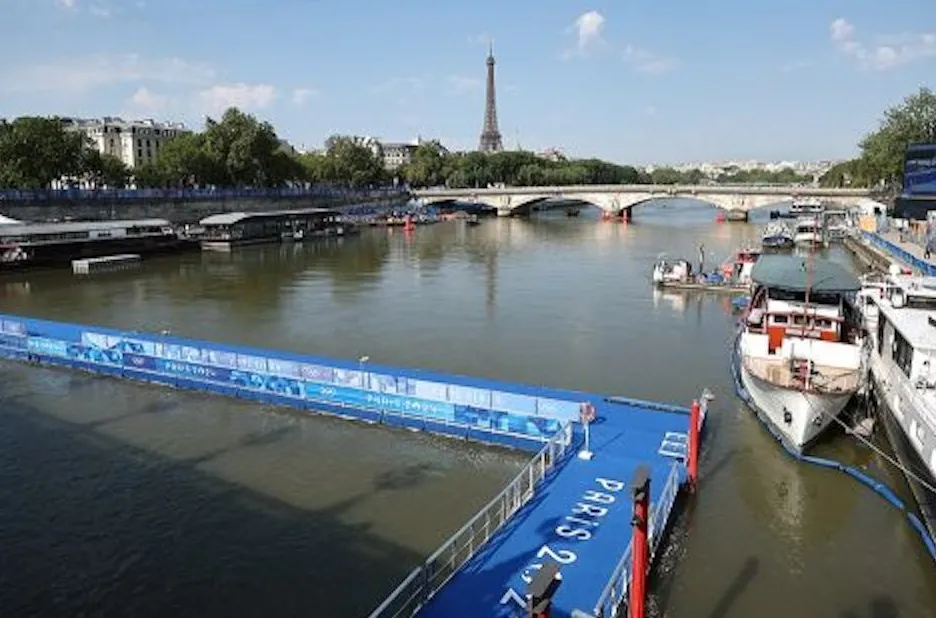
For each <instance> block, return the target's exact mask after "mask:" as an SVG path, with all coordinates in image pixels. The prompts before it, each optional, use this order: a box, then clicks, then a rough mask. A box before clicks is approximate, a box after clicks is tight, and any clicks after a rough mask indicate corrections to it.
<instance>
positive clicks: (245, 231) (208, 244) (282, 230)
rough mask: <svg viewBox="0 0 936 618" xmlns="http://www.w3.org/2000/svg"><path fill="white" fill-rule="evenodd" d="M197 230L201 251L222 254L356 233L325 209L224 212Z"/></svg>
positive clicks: (203, 223)
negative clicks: (237, 249)
mask: <svg viewBox="0 0 936 618" xmlns="http://www.w3.org/2000/svg"><path fill="white" fill-rule="evenodd" d="M199 227H200V228H201V230H202V231H201V233H200V234H199V236H198V239H199V240H200V241H201V246H202V249H212V250H221V251H226V250H230V249H231V248H232V247H235V246H240V245H254V244H262V243H272V242H282V241H284V240H297V241H298V240H303V239H305V238H314V237H321V236H348V235H350V234H353V233H355V232H356V231H357V228H356V227H355V226H354V225H353V224H351V223H348V222H347V221H344V220H342V218H341V217H340V215H339V213H338V211H336V210H331V209H328V208H303V209H297V210H279V211H271V212H226V213H221V214H217V215H211V216H209V217H205V218H204V219H202V220H201V221H200V222H199Z"/></svg>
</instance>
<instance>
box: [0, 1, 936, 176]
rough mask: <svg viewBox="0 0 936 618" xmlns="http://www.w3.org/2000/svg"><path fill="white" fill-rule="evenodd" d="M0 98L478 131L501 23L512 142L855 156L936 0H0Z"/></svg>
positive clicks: (670, 155) (341, 126)
mask: <svg viewBox="0 0 936 618" xmlns="http://www.w3.org/2000/svg"><path fill="white" fill-rule="evenodd" d="M0 35H2V39H0V40H2V41H3V43H2V52H0V117H7V118H11V117H16V116H20V115H27V114H28V115H53V114H54V115H61V116H80V117H100V116H120V117H123V118H127V119H129V118H154V119H157V120H172V121H182V122H184V123H186V124H187V125H189V126H191V127H193V128H201V127H202V126H203V124H204V119H205V116H206V115H211V116H216V115H218V114H219V113H220V112H221V111H223V109H224V108H225V107H227V106H230V105H235V106H238V107H240V108H241V109H243V110H245V111H248V112H250V113H253V114H255V115H256V116H257V117H258V118H261V119H263V120H268V121H270V122H271V123H272V124H273V125H274V126H275V127H276V129H277V132H278V133H279V134H280V136H281V137H283V138H285V139H288V140H289V141H290V142H291V143H293V144H294V145H295V146H297V147H304V148H320V147H321V146H322V143H323V141H324V139H325V138H326V137H327V136H329V135H331V134H335V133H341V134H352V135H368V136H374V137H377V138H379V139H382V140H386V141H406V140H412V139H415V138H417V137H422V138H423V139H436V138H437V139H441V140H442V142H443V144H445V145H446V146H448V147H449V148H452V149H475V148H477V144H478V137H479V134H480V132H481V125H482V122H483V116H484V78H485V71H486V69H485V57H486V55H487V49H488V45H489V43H490V42H491V41H493V47H494V54H495V57H496V59H497V106H498V109H497V111H498V117H499V122H500V130H501V133H502V134H503V138H504V145H505V147H506V148H509V149H513V148H517V147H518V146H519V147H522V148H524V149H528V150H531V149H532V150H541V149H546V148H560V149H562V150H564V151H565V152H566V153H567V154H568V155H569V156H573V157H599V158H603V159H607V160H610V161H615V162H618V163H629V164H635V165H646V164H676V163H686V162H701V161H727V160H746V159H758V160H762V161H778V160H800V161H807V160H809V161H812V160H818V159H839V158H846V157H850V156H853V155H854V154H856V152H857V143H858V141H859V140H860V138H861V137H862V135H864V134H865V133H867V132H869V131H871V130H873V129H874V128H875V127H876V126H877V124H878V122H879V120H880V118H881V116H882V114H883V111H884V110H885V109H886V108H887V107H889V106H891V105H894V104H896V103H899V102H900V100H901V99H903V98H904V97H905V96H907V95H909V94H912V93H913V92H915V91H916V90H917V89H918V88H919V87H920V86H930V87H932V86H934V83H933V82H934V80H936V1H934V0H889V1H888V2H883V1H882V0H784V1H783V2H765V1H751V0H709V1H699V0H614V1H611V2H605V3H596V2H591V3H588V2H577V1H575V0H538V1H533V0H509V1H508V0H500V1H494V0H473V1H472V2H451V1H449V2H429V1H428V0H397V1H396V2H387V1H385V0H343V1H340V2H339V1H338V0H224V1H221V0H0Z"/></svg>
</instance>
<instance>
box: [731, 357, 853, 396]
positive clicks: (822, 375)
mask: <svg viewBox="0 0 936 618" xmlns="http://www.w3.org/2000/svg"><path fill="white" fill-rule="evenodd" d="M744 367H745V368H746V369H747V370H748V371H749V372H751V374H753V375H754V376H756V377H758V378H760V379H762V380H766V381H767V382H770V383H772V384H776V385H777V386H779V387H781V388H801V387H802V385H803V381H802V377H801V376H802V371H797V370H795V368H794V367H793V366H792V364H791V363H790V359H788V358H776V359H772V358H762V357H761V358H758V357H748V358H745V359H744ZM810 379H811V381H812V386H813V387H814V388H816V389H819V390H822V391H823V392H842V393H847V392H849V391H854V390H857V388H858V385H859V383H860V379H861V372H860V371H859V370H858V369H843V368H842V367H833V366H831V365H821V364H818V363H816V364H814V365H813V372H812V377H811V378H810Z"/></svg>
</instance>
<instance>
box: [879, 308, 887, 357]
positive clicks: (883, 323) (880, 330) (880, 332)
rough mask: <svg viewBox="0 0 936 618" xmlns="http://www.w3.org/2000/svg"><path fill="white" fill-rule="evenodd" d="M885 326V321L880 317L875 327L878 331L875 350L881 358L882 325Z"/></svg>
mask: <svg viewBox="0 0 936 618" xmlns="http://www.w3.org/2000/svg"><path fill="white" fill-rule="evenodd" d="M885 324H887V320H886V319H885V318H884V316H883V315H882V316H880V317H879V318H878V325H877V331H878V332H877V349H878V354H880V355H881V356H883V355H884V325H885Z"/></svg>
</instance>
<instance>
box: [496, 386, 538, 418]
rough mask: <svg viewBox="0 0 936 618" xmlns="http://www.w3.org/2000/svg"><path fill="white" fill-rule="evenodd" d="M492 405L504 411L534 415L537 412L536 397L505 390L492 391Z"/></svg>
mask: <svg viewBox="0 0 936 618" xmlns="http://www.w3.org/2000/svg"><path fill="white" fill-rule="evenodd" d="M491 407H492V408H493V409H495V410H501V411H502V412H517V413H520V414H523V415H524V416H532V415H534V414H536V397H530V396H529V395H520V394H517V393H508V392H505V391H491Z"/></svg>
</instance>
